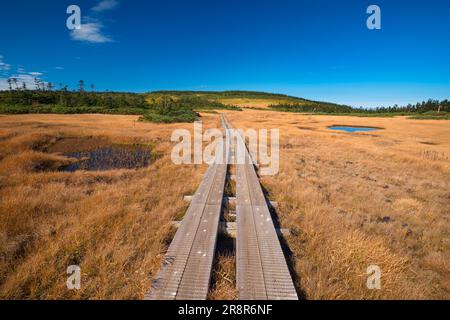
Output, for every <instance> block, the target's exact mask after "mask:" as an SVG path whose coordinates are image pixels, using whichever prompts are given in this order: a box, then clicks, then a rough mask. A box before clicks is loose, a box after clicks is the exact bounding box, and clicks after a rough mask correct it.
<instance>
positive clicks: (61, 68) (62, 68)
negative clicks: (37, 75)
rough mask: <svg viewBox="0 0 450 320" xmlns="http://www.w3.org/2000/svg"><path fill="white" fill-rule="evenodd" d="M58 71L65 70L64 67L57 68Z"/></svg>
mask: <svg viewBox="0 0 450 320" xmlns="http://www.w3.org/2000/svg"><path fill="white" fill-rule="evenodd" d="M55 69H56V70H64V67H55Z"/></svg>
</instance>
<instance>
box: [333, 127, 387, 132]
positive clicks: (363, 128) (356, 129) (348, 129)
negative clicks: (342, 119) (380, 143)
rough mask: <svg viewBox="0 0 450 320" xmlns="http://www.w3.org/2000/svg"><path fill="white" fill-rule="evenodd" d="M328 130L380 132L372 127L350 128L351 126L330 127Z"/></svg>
mask: <svg viewBox="0 0 450 320" xmlns="http://www.w3.org/2000/svg"><path fill="white" fill-rule="evenodd" d="M328 129H330V130H335V131H345V132H372V131H377V130H380V128H372V127H352V126H332V127H328Z"/></svg>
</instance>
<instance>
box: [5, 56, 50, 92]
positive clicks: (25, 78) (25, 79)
mask: <svg viewBox="0 0 450 320" xmlns="http://www.w3.org/2000/svg"><path fill="white" fill-rule="evenodd" d="M4 59H5V58H4V57H3V56H2V55H0V90H8V89H9V83H8V79H15V81H14V83H12V88H13V89H16V87H18V88H23V84H24V83H25V86H26V87H27V88H28V89H35V88H36V82H35V80H36V79H38V80H40V81H41V82H42V83H43V84H44V85H47V82H44V81H42V80H41V79H40V77H41V76H43V75H44V74H43V73H42V72H36V71H33V72H27V71H26V70H25V68H24V67H23V66H22V65H18V66H17V71H16V72H15V73H12V72H11V65H10V64H8V63H6V62H5V61H4ZM16 84H17V85H16Z"/></svg>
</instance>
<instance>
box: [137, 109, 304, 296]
mask: <svg viewBox="0 0 450 320" xmlns="http://www.w3.org/2000/svg"><path fill="white" fill-rule="evenodd" d="M222 125H223V126H224V128H225V133H226V135H225V136H226V137H227V139H226V141H227V143H224V144H223V148H221V150H220V151H219V152H218V154H217V155H216V161H215V162H214V163H213V164H211V165H210V166H209V168H208V170H207V172H206V174H205V176H204V178H203V180H202V182H201V184H200V187H199V188H198V190H197V192H196V193H195V195H194V196H193V197H192V200H191V204H190V206H189V208H188V210H187V212H186V215H185V216H184V218H183V221H182V222H181V225H180V227H179V229H178V231H177V233H176V234H175V237H174V239H173V241H172V243H171V245H170V247H169V249H168V251H167V254H166V255H165V257H164V261H163V263H162V266H161V269H160V271H159V272H158V274H157V275H156V277H155V278H154V280H153V282H152V286H151V289H150V291H149V292H148V294H147V295H146V296H145V299H148V300H204V299H206V298H207V295H208V290H209V286H210V279H211V271H212V264H213V260H214V255H215V250H216V243H217V235H218V227H219V220H220V216H221V210H222V204H223V199H224V189H225V182H226V179H227V171H228V164H229V163H230V161H231V160H233V159H232V157H231V154H232V153H230V152H229V150H230V143H229V142H231V145H232V146H233V147H234V148H233V149H234V150H233V154H234V155H233V157H234V158H236V157H237V156H240V155H243V156H244V158H245V159H246V161H244V162H242V163H241V161H238V163H236V164H235V165H236V217H237V240H236V265H237V266H236V267H237V268H236V269H237V289H238V298H239V299H241V300H276V299H280V300H293V299H298V297H297V293H296V290H295V288H294V285H293V282H292V278H291V276H290V274H289V269H288V267H287V264H286V260H285V257H284V255H283V251H282V249H281V245H280V242H279V239H278V236H277V233H276V230H275V227H274V224H273V221H272V217H271V215H270V212H269V208H268V205H267V201H266V198H265V196H264V193H263V191H262V188H261V184H260V182H259V179H258V176H257V174H256V171H255V168H254V165H253V160H252V159H251V158H250V154H249V153H248V150H247V148H246V146H245V143H244V140H243V139H242V137H241V136H240V135H235V134H232V127H231V125H230V124H229V122H228V121H227V120H226V119H225V118H224V117H222ZM233 136H234V137H235V139H229V138H230V137H233ZM236 148H237V149H238V151H237V152H236ZM234 160H236V159H234Z"/></svg>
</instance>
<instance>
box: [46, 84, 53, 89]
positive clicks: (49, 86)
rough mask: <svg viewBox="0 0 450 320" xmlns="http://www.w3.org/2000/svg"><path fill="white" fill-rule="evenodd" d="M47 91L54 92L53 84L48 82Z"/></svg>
mask: <svg viewBox="0 0 450 320" xmlns="http://www.w3.org/2000/svg"><path fill="white" fill-rule="evenodd" d="M47 89H48V90H49V91H52V90H53V84H52V83H51V82H48V83H47Z"/></svg>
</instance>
